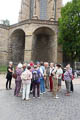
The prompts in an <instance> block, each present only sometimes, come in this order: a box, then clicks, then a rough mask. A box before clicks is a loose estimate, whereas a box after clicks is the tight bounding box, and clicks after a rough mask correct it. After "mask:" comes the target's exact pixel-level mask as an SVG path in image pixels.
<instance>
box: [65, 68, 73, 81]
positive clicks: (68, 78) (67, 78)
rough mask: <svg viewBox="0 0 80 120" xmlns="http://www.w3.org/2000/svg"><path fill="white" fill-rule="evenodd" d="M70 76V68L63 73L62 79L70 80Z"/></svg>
mask: <svg viewBox="0 0 80 120" xmlns="http://www.w3.org/2000/svg"><path fill="white" fill-rule="evenodd" d="M71 77H72V70H68V71H66V72H65V73H64V80H68V81H71Z"/></svg>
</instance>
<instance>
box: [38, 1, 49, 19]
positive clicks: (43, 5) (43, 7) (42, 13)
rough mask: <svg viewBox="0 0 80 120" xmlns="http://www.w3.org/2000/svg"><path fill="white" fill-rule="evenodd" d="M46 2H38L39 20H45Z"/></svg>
mask: <svg viewBox="0 0 80 120" xmlns="http://www.w3.org/2000/svg"><path fill="white" fill-rule="evenodd" d="M47 1H48V0H40V19H41V20H47Z"/></svg>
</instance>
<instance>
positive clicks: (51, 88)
mask: <svg viewBox="0 0 80 120" xmlns="http://www.w3.org/2000/svg"><path fill="white" fill-rule="evenodd" d="M49 81H50V91H53V80H52V76H50V77H49Z"/></svg>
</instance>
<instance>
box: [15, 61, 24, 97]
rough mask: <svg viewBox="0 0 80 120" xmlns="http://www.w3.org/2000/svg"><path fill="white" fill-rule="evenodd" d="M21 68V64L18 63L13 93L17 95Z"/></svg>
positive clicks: (19, 87) (19, 86)
mask: <svg viewBox="0 0 80 120" xmlns="http://www.w3.org/2000/svg"><path fill="white" fill-rule="evenodd" d="M22 71H23V69H22V64H21V63H19V64H18V66H17V69H16V75H17V78H16V79H15V90H14V95H16V96H19V93H20V89H21V82H22V80H21V73H22Z"/></svg>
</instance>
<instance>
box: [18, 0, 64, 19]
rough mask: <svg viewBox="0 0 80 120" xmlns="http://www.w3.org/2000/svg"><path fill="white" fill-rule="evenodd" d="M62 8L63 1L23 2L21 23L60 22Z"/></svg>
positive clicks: (23, 0)
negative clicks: (30, 21) (37, 20)
mask: <svg viewBox="0 0 80 120" xmlns="http://www.w3.org/2000/svg"><path fill="white" fill-rule="evenodd" d="M61 7H62V0H22V3H21V10H20V13H19V21H24V20H27V19H40V20H53V19H54V20H58V18H59V17H60V10H61Z"/></svg>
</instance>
